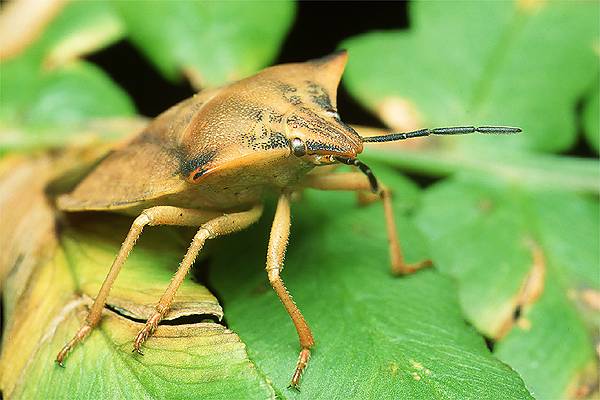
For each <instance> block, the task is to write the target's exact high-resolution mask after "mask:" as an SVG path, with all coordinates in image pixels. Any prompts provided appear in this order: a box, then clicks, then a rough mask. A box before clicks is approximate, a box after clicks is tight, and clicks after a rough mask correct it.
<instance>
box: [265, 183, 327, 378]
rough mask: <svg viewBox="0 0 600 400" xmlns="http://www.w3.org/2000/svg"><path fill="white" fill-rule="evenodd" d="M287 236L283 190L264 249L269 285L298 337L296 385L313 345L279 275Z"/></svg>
mask: <svg viewBox="0 0 600 400" xmlns="http://www.w3.org/2000/svg"><path fill="white" fill-rule="evenodd" d="M289 236H290V196H289V194H287V193H283V194H282V195H281V196H280V197H279V201H278V203H277V211H276V212H275V218H274V220H273V226H272V228H271V235H270V238H269V248H268V251H267V268H266V270H267V275H268V277H269V282H270V283H271V286H272V287H273V289H274V290H275V293H277V296H279V299H280V300H281V302H282V303H283V306H284V307H285V309H286V311H287V312H288V314H289V315H290V318H291V319H292V321H293V322H294V326H295V327H296V331H297V332H298V337H299V339H300V346H301V347H302V349H301V350H300V356H299V357H298V363H297V364H296V370H295V371H294V374H293V375H292V382H291V384H290V386H291V387H293V388H295V389H297V388H298V385H299V383H300V377H301V376H302V372H303V371H304V369H305V368H306V365H307V364H308V360H309V358H310V348H311V347H312V346H313V345H314V343H315V341H314V339H313V335H312V332H311V331H310V328H309V327H308V324H307V323H306V320H305V319H304V317H303V316H302V313H301V312H300V310H299V309H298V307H297V306H296V304H295V303H294V300H292V297H291V296H290V294H289V293H288V291H287V289H286V287H285V284H284V283H283V280H282V279H281V277H280V276H279V274H280V272H281V270H282V269H283V261H284V258H285V250H286V247H287V244H288V238H289Z"/></svg>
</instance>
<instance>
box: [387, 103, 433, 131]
mask: <svg viewBox="0 0 600 400" xmlns="http://www.w3.org/2000/svg"><path fill="white" fill-rule="evenodd" d="M376 111H377V114H378V115H379V117H381V119H382V120H383V122H384V123H385V124H386V125H387V126H389V127H390V128H392V129H394V130H397V131H414V130H417V129H419V128H420V127H421V126H422V118H421V116H420V114H419V112H418V110H417V107H416V106H415V105H414V104H413V103H412V102H410V101H409V100H407V99H403V98H401V97H388V98H386V99H384V100H383V101H381V102H380V103H379V104H378V105H377V107H376Z"/></svg>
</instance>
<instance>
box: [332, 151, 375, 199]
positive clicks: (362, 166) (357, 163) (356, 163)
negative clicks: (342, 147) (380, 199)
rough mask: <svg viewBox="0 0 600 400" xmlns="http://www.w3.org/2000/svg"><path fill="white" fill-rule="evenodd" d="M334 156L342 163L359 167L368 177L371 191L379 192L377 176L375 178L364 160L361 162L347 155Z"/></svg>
mask: <svg viewBox="0 0 600 400" xmlns="http://www.w3.org/2000/svg"><path fill="white" fill-rule="evenodd" d="M334 158H335V159H336V160H337V161H339V162H341V163H343V164H347V165H354V166H356V167H358V169H360V171H361V172H362V173H363V174H365V175H366V176H367V178H369V184H370V185H371V191H372V192H373V193H378V192H379V183H377V178H375V175H374V174H373V171H371V168H369V166H368V165H367V164H365V163H364V162H362V161H360V160H358V159H356V158H348V157H334Z"/></svg>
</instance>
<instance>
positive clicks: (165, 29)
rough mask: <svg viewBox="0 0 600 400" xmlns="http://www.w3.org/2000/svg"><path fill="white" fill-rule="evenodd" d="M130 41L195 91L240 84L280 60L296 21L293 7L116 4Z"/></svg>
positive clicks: (264, 3) (276, 4) (271, 4)
mask: <svg viewBox="0 0 600 400" xmlns="http://www.w3.org/2000/svg"><path fill="white" fill-rule="evenodd" d="M114 5H115V7H116V9H118V11H119V12H120V14H121V16H122V17H123V20H124V21H125V24H126V25H127V30H128V37H129V38H130V39H131V40H132V41H133V43H134V44H136V45H137V46H138V47H140V49H141V50H142V51H143V52H144V53H145V54H146V55H147V56H148V58H150V60H151V61H152V62H153V63H154V64H155V65H156V67H157V68H158V69H159V70H160V71H161V72H162V73H163V74H164V75H165V76H166V77H168V78H169V79H172V80H174V79H175V78H177V77H178V76H179V75H180V73H182V72H183V73H184V74H185V75H186V76H187V77H188V78H190V79H191V80H192V83H193V84H194V85H195V86H196V87H198V88H199V87H203V86H216V85H220V84H223V83H226V82H228V81H232V80H237V79H240V78H243V77H245V76H247V75H250V74H252V73H253V72H256V71H257V70H258V69H260V68H262V67H264V66H265V65H267V64H268V63H269V62H270V61H271V60H272V59H273V58H274V57H275V55H276V54H277V49H278V48H279V45H280V44H281V42H282V41H283V38H284V35H285V33H286V32H287V29H288V28H289V26H290V24H291V22H292V19H293V16H294V4H293V3H292V2H291V1H287V0H286V1H276V2H273V1H252V2H241V1H240V2H238V1H235V2H214V1H206V2H200V1H164V0H163V1H154V2H152V7H140V4H139V3H137V2H134V1H115V2H114Z"/></svg>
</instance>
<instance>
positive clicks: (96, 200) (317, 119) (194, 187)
mask: <svg viewBox="0 0 600 400" xmlns="http://www.w3.org/2000/svg"><path fill="white" fill-rule="evenodd" d="M346 60H347V54H346V52H343V51H342V52H338V53H334V54H332V55H330V56H327V57H324V58H321V59H317V60H312V61H308V62H304V63H296V64H285V65H278V66H274V67H270V68H267V69H265V70H263V71H261V72H259V73H258V74H256V75H254V76H252V77H249V78H246V79H243V80H240V81H238V82H234V83H232V84H229V85H227V86H223V87H221V88H217V89H210V90H205V91H203V92H201V93H199V94H197V95H195V96H194V97H192V98H190V99H187V100H185V101H183V102H181V103H179V104H177V105H175V106H173V107H171V108H170V109H168V110H167V111H165V112H164V113H162V114H161V115H159V116H158V117H157V118H156V119H155V120H154V121H152V122H151V123H150V124H149V125H148V126H147V127H146V128H145V129H144V130H143V131H142V132H141V133H140V134H139V135H138V136H136V137H135V138H133V140H131V141H130V142H129V143H127V144H126V145H124V146H123V147H121V148H119V149H117V150H116V151H114V152H113V153H111V154H110V155H109V156H108V157H107V158H106V159H104V160H103V161H102V162H101V163H100V164H99V165H98V166H97V167H96V168H95V169H94V170H93V171H92V172H91V173H90V174H89V175H88V176H87V177H85V179H83V181H82V182H80V183H79V185H78V186H77V187H76V188H75V189H74V191H73V192H71V193H69V194H66V195H63V196H61V197H59V199H58V202H57V204H58V207H59V208H60V209H61V210H64V211H89V210H102V211H112V210H119V211H127V212H129V213H131V212H134V213H138V214H139V216H138V217H137V218H136V219H135V221H134V222H133V225H132V226H131V229H130V231H129V233H128V235H127V237H126V239H125V241H124V242H123V245H122V247H121V249H120V251H119V253H118V254H117V256H116V258H115V260H114V262H113V264H112V267H111V269H110V271H109V273H108V275H107V276H106V279H105V281H104V283H103V285H102V287H101V289H100V292H99V293H98V295H97V297H96V299H95V301H94V304H93V305H92V307H91V309H90V311H89V314H88V315H87V318H86V320H85V323H84V324H83V326H82V327H81V328H80V329H79V331H78V332H77V333H76V335H75V337H74V338H73V339H72V340H71V341H70V342H69V343H68V344H67V345H66V346H65V347H64V348H63V349H62V350H61V351H60V352H59V353H58V356H57V357H56V361H57V362H58V363H59V364H60V365H62V363H63V361H64V359H65V357H66V355H67V353H68V352H69V351H70V350H71V349H72V348H73V347H74V346H75V345H76V344H77V343H79V342H81V341H82V340H83V339H84V338H85V337H86V335H88V334H89V333H90V332H91V331H92V329H94V327H95V326H96V325H97V324H98V323H99V322H100V317H101V314H102V310H103V308H104V305H105V303H106V299H107V296H108V293H109V291H110V288H111V286H112V285H113V283H114V281H115V279H116V277H117V274H118V273H119V270H120V269H121V267H122V266H123V263H124V262H125V260H126V259H127V256H128V255H129V252H130V251H131V250H132V248H133V246H134V244H135V242H136V240H137V239H138V237H139V236H140V234H141V233H142V229H143V228H144V227H145V226H153V225H185V226H196V227H200V228H199V230H198V231H197V233H196V235H195V236H194V239H193V241H192V243H191V245H190V247H189V249H188V251H187V253H186V254H185V256H184V258H183V261H182V262H181V264H180V266H179V269H178V270H177V272H176V273H175V275H174V277H173V279H172V281H171V283H170V284H169V286H168V287H167V289H166V291H165V293H164V294H163V296H162V297H161V298H160V300H159V301H158V304H157V305H156V309H155V312H154V314H153V315H152V316H151V317H150V318H149V319H148V321H147V322H146V324H145V326H144V328H142V330H141V331H140V332H139V333H138V335H137V337H136V338H135V341H134V350H135V351H138V352H140V353H141V347H142V344H143V343H144V341H146V340H147V339H148V338H149V337H150V336H151V335H152V333H153V332H154V331H155V330H156V327H157V325H158V324H159V322H160V321H161V319H162V318H163V317H164V316H165V315H166V314H167V313H168V312H169V308H170V306H171V304H172V302H173V298H174V297H175V293H176V292H177V289H178V288H179V286H180V285H181V283H182V281H183V280H184V278H185V276H186V275H187V273H188V271H189V269H190V267H191V265H192V263H193V262H194V259H195V258H196V256H197V254H198V252H199V251H200V250H201V249H202V247H203V245H204V242H205V241H206V240H207V239H213V238H216V237H217V236H221V235H226V234H229V233H232V232H235V231H238V230H241V229H244V228H246V227H248V226H249V225H251V224H252V223H254V222H256V221H257V220H258V218H259V217H260V216H261V213H262V202H263V197H264V196H265V194H267V193H268V192H277V193H279V200H278V204H277V209H276V212H275V218H274V221H273V227H272V229H271V235H270V239H269V246H268V253H267V266H266V270H267V275H268V278H269V282H270V283H271V285H272V286H273V289H274V290H275V292H276V293H277V295H278V296H279V298H280V299H281V301H282V302H283V305H284V307H285V309H286V311H287V312H288V314H289V315H290V317H291V319H292V321H293V322H294V325H295V327H296V330H297V331H298V336H299V339H300V346H301V350H300V356H299V359H298V363H297V365H296V369H295V371H294V373H293V376H292V381H291V386H293V387H297V386H298V384H299V381H300V376H301V374H302V372H303V370H304V369H305V368H306V365H307V363H308V360H309V357H310V348H311V347H312V346H313V344H314V340H313V336H312V333H311V331H310V328H309V327H308V324H307V323H306V321H305V319H304V317H303V316H302V314H301V313H300V310H299V309H298V307H297V306H296V304H295V303H294V302H293V300H292V298H291V297H290V295H289V294H288V291H287V289H286V288H285V285H284V283H283V280H282V279H281V277H280V272H281V269H282V265H283V259H284V255H285V250H286V247H287V243H288V236H289V232H290V194H291V193H292V192H294V191H297V190H301V189H302V188H317V189H322V190H348V191H357V192H361V191H368V190H371V191H373V192H374V193H377V194H378V195H379V196H380V197H381V199H382V201H383V204H384V210H385V219H386V221H387V233H388V236H389V243H390V255H391V265H392V271H393V272H394V273H396V274H405V273H410V272H413V271H415V270H418V269H419V268H422V267H425V266H427V265H429V262H428V261H422V262H420V263H418V264H415V265H407V264H405V262H404V259H403V257H402V252H401V249H400V246H399V243H398V237H397V234H396V228H395V225H394V219H393V213H392V207H391V199H390V196H389V192H388V190H387V189H386V188H385V186H381V185H379V184H378V182H377V180H376V179H375V176H374V175H373V173H372V172H371V170H370V169H369V168H368V167H367V166H366V165H365V164H364V163H362V162H361V161H359V160H358V159H357V158H356V157H357V155H358V154H360V153H361V152H362V150H363V145H364V143H369V142H388V141H394V140H403V139H408V138H413V137H419V136H428V135H454V134H465V133H472V132H481V133H514V132H520V129H518V128H510V127H479V128H475V127H453V128H437V129H422V130H418V131H414V132H407V133H395V134H389V135H382V136H372V137H361V136H360V135H359V134H358V133H357V132H356V131H355V130H354V129H353V128H351V127H350V126H348V125H346V124H345V123H344V122H342V121H341V120H340V117H339V115H338V113H337V111H336V90H337V86H338V84H339V81H340V79H341V76H342V73H343V70H344V67H345V65H346ZM340 163H341V164H349V165H354V166H356V167H358V168H359V169H360V172H353V173H334V172H327V173H321V174H307V173H308V172H309V171H311V170H312V169H313V168H315V167H316V166H320V165H332V164H340Z"/></svg>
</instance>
